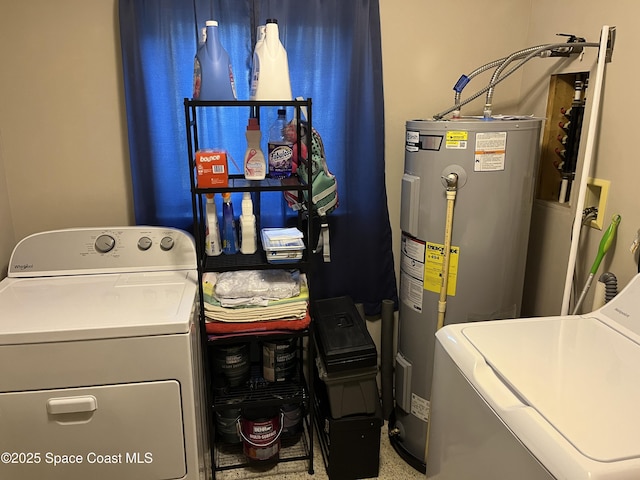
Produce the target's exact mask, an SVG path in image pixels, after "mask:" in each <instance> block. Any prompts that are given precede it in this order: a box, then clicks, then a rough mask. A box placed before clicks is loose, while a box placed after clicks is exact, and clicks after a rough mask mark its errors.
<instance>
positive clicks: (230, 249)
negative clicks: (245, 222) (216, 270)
mask: <svg viewBox="0 0 640 480" xmlns="http://www.w3.org/2000/svg"><path fill="white" fill-rule="evenodd" d="M222 253H225V254H227V255H232V254H234V253H238V232H237V230H236V219H235V217H234V216H233V204H232V203H231V194H230V193H228V192H227V193H223V194H222Z"/></svg>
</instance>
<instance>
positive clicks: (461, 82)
mask: <svg viewBox="0 0 640 480" xmlns="http://www.w3.org/2000/svg"><path fill="white" fill-rule="evenodd" d="M541 46H542V45H538V46H536V47H529V48H525V49H524V50H520V51H518V52H515V53H513V54H511V56H514V55H515V56H516V57H515V58H521V57H522V56H524V55H527V54H528V53H531V52H532V51H534V50H537V49H538V48H540V47H541ZM507 58H508V57H502V58H499V59H497V60H494V61H492V62H489V63H485V64H484V65H482V66H480V67H478V68H476V69H475V70H473V71H472V72H471V73H470V74H469V75H462V76H461V77H460V79H459V80H458V82H457V83H456V85H455V86H454V87H453V89H454V90H455V92H456V94H455V96H454V103H455V105H457V106H459V105H460V96H461V95H462V90H463V89H464V88H465V87H466V86H467V84H468V83H469V82H470V81H471V79H473V78H474V77H477V76H478V75H480V74H481V73H484V72H486V71H487V70H490V69H492V68H495V67H497V66H499V65H502V63H503V62H504V61H505V60H506V59H507ZM515 58H514V59H515Z"/></svg>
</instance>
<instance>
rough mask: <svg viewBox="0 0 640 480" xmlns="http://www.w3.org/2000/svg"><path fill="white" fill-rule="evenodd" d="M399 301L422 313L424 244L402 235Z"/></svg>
mask: <svg viewBox="0 0 640 480" xmlns="http://www.w3.org/2000/svg"><path fill="white" fill-rule="evenodd" d="M401 251H402V257H401V263H400V277H401V278H400V300H402V302H404V304H405V305H407V306H409V307H410V308H412V309H413V310H415V311H416V312H421V311H422V296H423V290H422V284H423V281H424V253H425V242H423V241H422V240H418V239H417V238H413V237H411V236H409V235H407V234H405V233H403V234H402V247H401Z"/></svg>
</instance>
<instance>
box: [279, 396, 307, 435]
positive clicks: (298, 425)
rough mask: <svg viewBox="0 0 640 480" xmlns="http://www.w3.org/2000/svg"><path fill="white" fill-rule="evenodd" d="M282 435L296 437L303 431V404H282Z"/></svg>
mask: <svg viewBox="0 0 640 480" xmlns="http://www.w3.org/2000/svg"><path fill="white" fill-rule="evenodd" d="M281 409H282V437H294V436H296V435H298V434H299V433H301V432H302V416H303V415H302V405H301V404H286V405H282V407H281Z"/></svg>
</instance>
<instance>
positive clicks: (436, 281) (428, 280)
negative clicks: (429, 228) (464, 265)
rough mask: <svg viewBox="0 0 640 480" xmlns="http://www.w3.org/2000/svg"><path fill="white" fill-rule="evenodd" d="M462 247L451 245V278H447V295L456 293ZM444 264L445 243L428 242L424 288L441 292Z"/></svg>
mask: <svg viewBox="0 0 640 480" xmlns="http://www.w3.org/2000/svg"><path fill="white" fill-rule="evenodd" d="M459 256H460V247H454V246H451V249H450V251H449V279H448V280H447V295H449V296H451V297H453V296H455V294H456V282H457V278H458V257H459ZM443 265H444V245H440V244H438V243H431V242H427V253H426V255H425V261H424V289H425V290H429V291H430V292H435V293H440V287H441V286H442V267H443Z"/></svg>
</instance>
